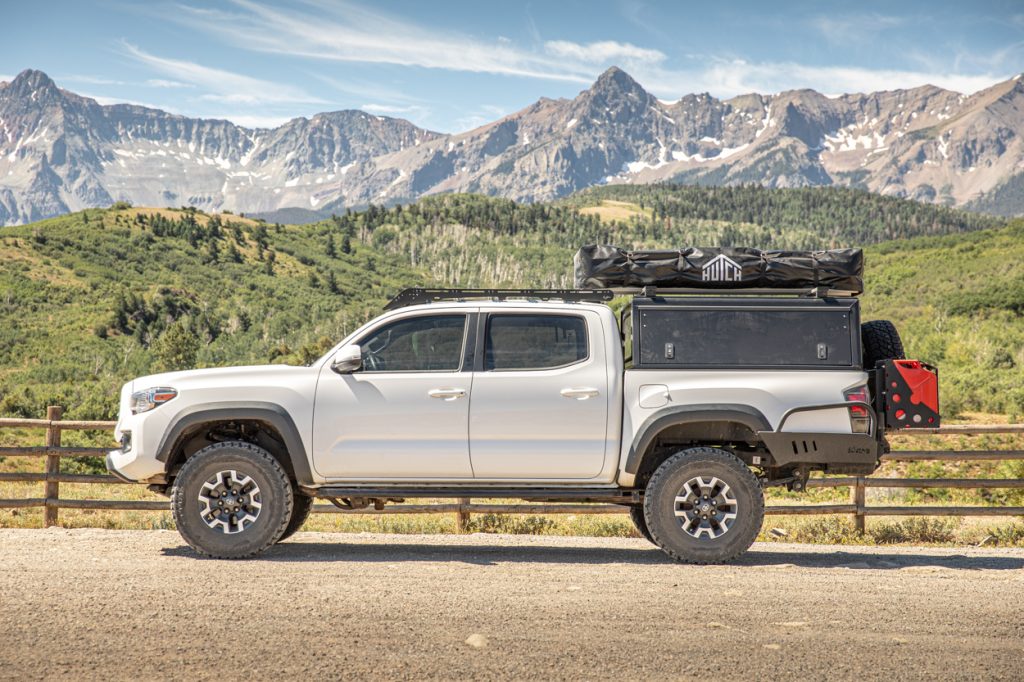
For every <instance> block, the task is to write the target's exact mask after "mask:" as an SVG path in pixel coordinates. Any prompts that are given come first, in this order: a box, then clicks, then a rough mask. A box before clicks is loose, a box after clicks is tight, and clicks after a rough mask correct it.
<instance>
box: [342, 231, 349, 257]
mask: <svg viewBox="0 0 1024 682" xmlns="http://www.w3.org/2000/svg"><path fill="white" fill-rule="evenodd" d="M341 252H342V253H344V254H345V255H348V254H350V253H352V240H351V239H349V238H348V235H345V238H344V239H342V240H341Z"/></svg>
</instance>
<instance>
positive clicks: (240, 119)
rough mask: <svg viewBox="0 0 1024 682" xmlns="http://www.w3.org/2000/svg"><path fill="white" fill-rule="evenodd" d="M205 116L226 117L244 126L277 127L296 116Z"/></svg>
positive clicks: (213, 117)
mask: <svg viewBox="0 0 1024 682" xmlns="http://www.w3.org/2000/svg"><path fill="white" fill-rule="evenodd" d="M203 118H207V119H209V118H212V119H224V120H227V121H231V122H232V123H234V124H235V125H240V126H242V127H243V128H277V127H278V126H281V125H284V124H285V123H287V122H288V121H290V120H292V119H293V118H295V117H294V116H254V115H251V114H217V115H213V116H204V117H203Z"/></svg>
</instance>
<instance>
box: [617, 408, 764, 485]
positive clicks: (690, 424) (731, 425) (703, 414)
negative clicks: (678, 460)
mask: <svg viewBox="0 0 1024 682" xmlns="http://www.w3.org/2000/svg"><path fill="white" fill-rule="evenodd" d="M681 427H682V428H683V429H685V430H686V432H687V434H688V435H691V436H693V437H695V439H696V440H699V441H708V442H715V441H721V440H725V439H724V438H723V437H722V434H724V433H727V432H728V433H731V434H732V435H733V436H734V438H739V439H742V440H744V441H747V442H751V443H756V442H760V441H761V438H760V436H758V435H757V433H758V431H770V430H771V423H770V422H769V421H768V419H767V418H766V417H765V416H764V414H763V413H762V412H761V411H760V410H758V409H757V408H755V407H751V406H750V405H742V404H733V403H708V404H700V405H679V406H675V407H669V408H665V409H662V410H659V411H658V412H656V413H655V414H653V415H651V416H650V417H648V418H647V420H646V421H644V423H643V424H641V425H640V428H639V429H638V430H637V432H636V435H635V436H634V438H633V442H632V444H631V445H630V448H629V452H628V454H627V455H626V462H625V465H624V466H623V471H624V473H626V474H630V475H633V476H636V475H637V474H639V473H641V471H642V470H644V469H645V468H646V467H645V466H644V465H645V464H649V463H650V460H651V459H652V458H654V457H656V456H657V455H656V452H655V451H656V449H657V448H656V447H655V445H656V444H657V443H658V441H659V438H661V437H662V436H663V435H666V434H669V433H672V432H673V431H677V430H679V429H680V428H681Z"/></svg>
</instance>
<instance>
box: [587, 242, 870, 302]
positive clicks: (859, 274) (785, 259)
mask: <svg viewBox="0 0 1024 682" xmlns="http://www.w3.org/2000/svg"><path fill="white" fill-rule="evenodd" d="M573 261H574V266H575V275H576V287H577V288H579V289H615V288H620V287H643V286H656V287H665V288H700V289H752V288H764V289H806V288H811V287H826V288H829V289H840V290H843V291H852V292H854V293H858V294H859V293H861V292H862V291H864V253H863V252H862V251H861V250H860V249H834V250H831V251H761V250H760V249H747V248H739V247H723V248H698V247H688V248H685V249H679V250H677V251H626V250H624V249H620V248H618V247H615V246H602V245H591V246H584V247H583V248H581V249H580V250H579V251H577V252H576V257H575V258H574V259H573Z"/></svg>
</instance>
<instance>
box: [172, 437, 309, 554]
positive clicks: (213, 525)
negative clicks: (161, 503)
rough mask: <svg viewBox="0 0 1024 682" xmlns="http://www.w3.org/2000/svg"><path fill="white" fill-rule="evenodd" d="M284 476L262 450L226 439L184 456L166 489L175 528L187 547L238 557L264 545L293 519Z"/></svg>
mask: <svg viewBox="0 0 1024 682" xmlns="http://www.w3.org/2000/svg"><path fill="white" fill-rule="evenodd" d="M292 508H293V493H292V485H291V482H290V481H289V480H288V475H287V474H286V473H285V471H284V469H283V468H281V465H280V463H278V461H277V460H276V459H274V457H273V455H271V454H270V453H269V452H267V451H266V450H264V449H263V448H260V447H257V446H255V445H252V444H251V443H243V442H241V441H228V442H224V443H215V444H213V445H210V446H208V447H205V448H203V449H202V450H200V451H199V452H197V453H195V454H194V455H192V456H191V457H189V458H188V459H187V460H186V461H185V464H184V466H182V467H181V471H180V472H179V473H178V476H177V478H175V479H174V490H173V491H172V493H171V510H172V513H173V515H174V523H175V524H176V525H177V527H178V532H179V533H181V536H182V537H183V538H184V539H185V542H187V543H188V544H189V546H190V547H192V549H194V550H196V551H197V552H199V553H200V554H203V555H206V556H210V557H214V558H217V559H241V558H244V557H249V556H253V555H255V554H258V553H260V552H262V551H263V550H265V549H267V548H268V547H270V546H271V545H273V544H274V543H275V542H277V540H278V538H280V537H281V535H282V534H283V533H284V531H285V528H286V527H287V526H288V523H289V521H290V520H291V518H292Z"/></svg>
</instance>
